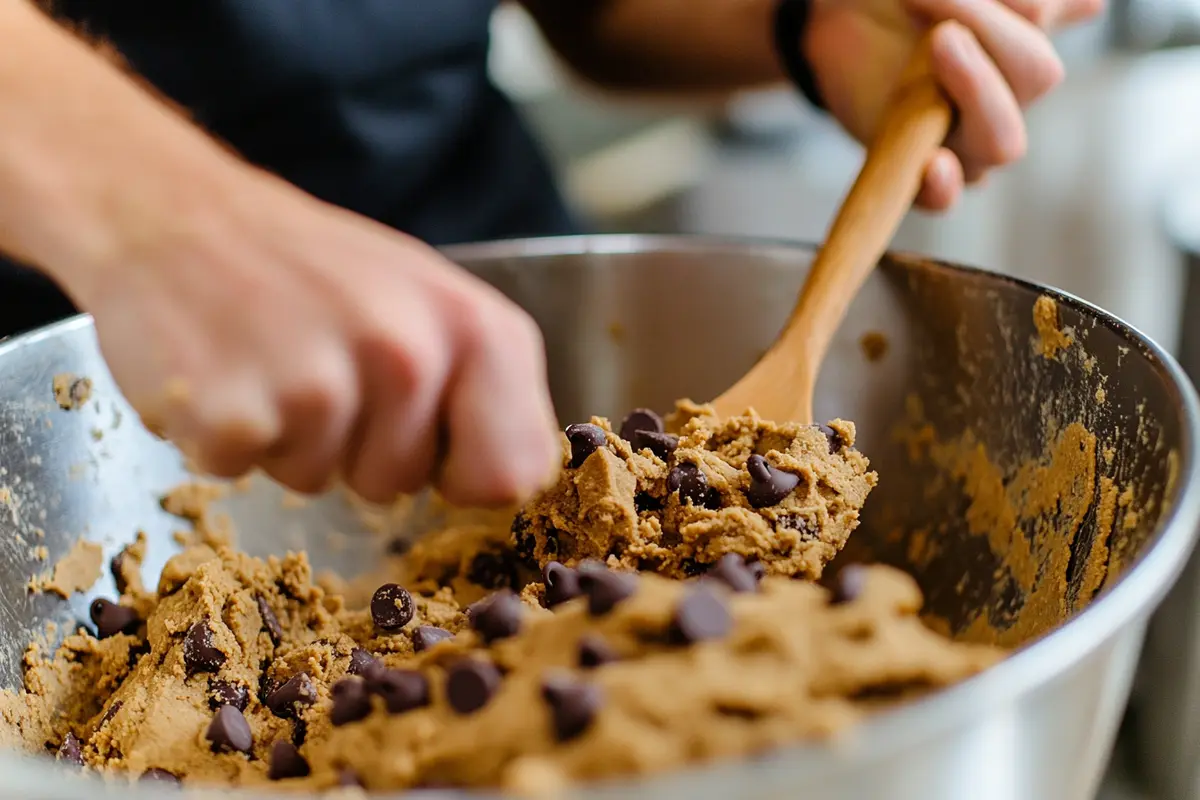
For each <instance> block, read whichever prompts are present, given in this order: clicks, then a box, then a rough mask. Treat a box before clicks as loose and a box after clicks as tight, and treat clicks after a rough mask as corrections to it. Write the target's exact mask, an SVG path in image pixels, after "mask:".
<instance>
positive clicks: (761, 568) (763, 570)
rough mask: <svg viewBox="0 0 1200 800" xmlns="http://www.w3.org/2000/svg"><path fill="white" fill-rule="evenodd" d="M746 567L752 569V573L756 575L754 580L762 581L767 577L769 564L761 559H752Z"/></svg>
mask: <svg viewBox="0 0 1200 800" xmlns="http://www.w3.org/2000/svg"><path fill="white" fill-rule="evenodd" d="M746 569H748V570H750V574H751V575H753V576H754V580H756V581H761V580H762V579H763V578H765V577H767V566H766V565H765V564H763V563H762V562H761V561H751V562H750V563H749V564H747V565H746Z"/></svg>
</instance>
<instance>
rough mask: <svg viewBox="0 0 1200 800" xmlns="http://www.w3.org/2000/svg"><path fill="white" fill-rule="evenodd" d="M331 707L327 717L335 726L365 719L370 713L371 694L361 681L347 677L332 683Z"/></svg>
mask: <svg viewBox="0 0 1200 800" xmlns="http://www.w3.org/2000/svg"><path fill="white" fill-rule="evenodd" d="M332 692H333V709H332V710H331V711H330V712H329V719H330V721H331V722H332V723H333V726H334V727H335V728H339V727H341V726H342V725H349V724H350V723H351V722H358V721H359V720H363V719H366V718H367V717H368V716H370V714H371V695H369V694H367V687H366V686H364V685H363V682H362V681H359V680H354V679H353V678H348V679H345V680H340V681H338V682H337V683H335V684H334V685H333V690H332Z"/></svg>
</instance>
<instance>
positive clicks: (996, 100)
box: [933, 25, 1026, 183]
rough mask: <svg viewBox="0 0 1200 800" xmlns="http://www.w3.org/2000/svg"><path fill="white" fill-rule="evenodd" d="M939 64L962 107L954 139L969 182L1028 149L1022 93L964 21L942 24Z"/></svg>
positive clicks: (953, 97) (947, 88)
mask: <svg viewBox="0 0 1200 800" xmlns="http://www.w3.org/2000/svg"><path fill="white" fill-rule="evenodd" d="M933 68H934V73H935V74H936V76H937V78H938V80H939V82H940V83H941V84H942V88H943V89H944V90H945V92H946V94H947V95H948V96H949V98H950V100H951V102H952V103H953V104H954V106H955V107H956V108H957V109H958V115H959V123H958V126H957V128H956V129H955V131H954V132H953V133H952V134H951V136H950V139H949V141H948V144H949V146H950V148H951V149H952V150H953V151H954V152H955V153H956V154H958V156H959V158H960V159H961V160H962V166H963V174H964V178H965V179H966V181H967V182H968V183H971V182H974V181H976V180H978V179H979V178H981V177H982V175H983V173H984V172H985V171H986V170H988V169H989V168H992V167H996V166H1001V165H1004V164H1009V163H1011V162H1013V161H1016V160H1017V159H1019V158H1021V157H1022V156H1023V155H1024V154H1025V148H1026V138H1025V121H1024V118H1023V117H1022V115H1021V107H1020V105H1019V104H1018V101H1017V98H1016V97H1015V96H1014V95H1013V92H1012V91H1011V90H1010V89H1009V86H1008V84H1007V83H1006V82H1005V80H1004V77H1003V76H1002V75H1001V74H1000V71H999V69H998V68H997V66H996V64H995V63H993V62H992V60H991V59H990V58H988V56H987V54H986V53H985V52H983V49H982V48H981V47H980V45H979V42H978V41H977V40H976V39H975V38H974V37H973V36H972V35H971V33H970V32H969V31H968V30H966V29H965V28H963V27H961V26H959V25H943V26H940V27H939V28H938V29H937V31H936V32H935V37H934V40H933Z"/></svg>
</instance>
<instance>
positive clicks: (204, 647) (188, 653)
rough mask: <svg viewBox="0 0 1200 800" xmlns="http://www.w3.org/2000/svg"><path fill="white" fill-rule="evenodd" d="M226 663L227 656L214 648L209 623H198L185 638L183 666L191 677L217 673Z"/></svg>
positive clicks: (189, 630)
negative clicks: (201, 673)
mask: <svg viewBox="0 0 1200 800" xmlns="http://www.w3.org/2000/svg"><path fill="white" fill-rule="evenodd" d="M224 663H225V654H224V653H222V652H221V651H220V650H218V649H217V648H216V647H215V646H213V632H212V628H210V627H208V621H207V620H205V621H202V622H197V623H195V624H193V625H192V627H190V628H188V631H187V634H186V635H185V636H184V637H183V666H184V669H185V670H186V671H187V674H188V675H189V676H191V675H195V674H196V673H197V672H216V671H217V670H218V669H220V668H221V665H222V664H224Z"/></svg>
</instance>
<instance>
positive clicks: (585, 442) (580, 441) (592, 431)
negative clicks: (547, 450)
mask: <svg viewBox="0 0 1200 800" xmlns="http://www.w3.org/2000/svg"><path fill="white" fill-rule="evenodd" d="M567 441H568V442H570V443H571V468H572V469H575V468H576V467H578V466H580V465H581V464H583V462H584V461H586V460H587V457H588V456H590V455H591V454H592V453H594V452H596V451H597V450H599V449H600V448H601V447H604V445H605V444H606V443H607V442H608V437H607V436H606V435H605V433H604V429H603V428H601V427H600V426H599V425H592V424H591V423H589V422H582V423H577V424H575V425H568V426H567Z"/></svg>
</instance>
